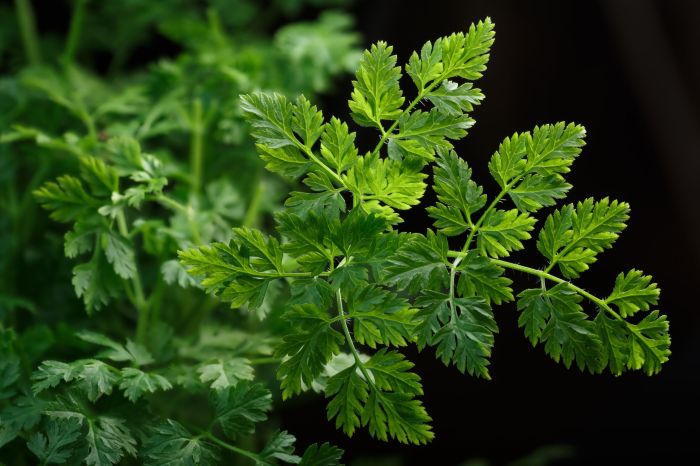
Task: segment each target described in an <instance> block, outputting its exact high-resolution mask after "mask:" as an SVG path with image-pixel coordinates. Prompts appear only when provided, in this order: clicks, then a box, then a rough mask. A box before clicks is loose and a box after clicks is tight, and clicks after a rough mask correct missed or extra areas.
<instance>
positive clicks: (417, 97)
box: [372, 76, 445, 154]
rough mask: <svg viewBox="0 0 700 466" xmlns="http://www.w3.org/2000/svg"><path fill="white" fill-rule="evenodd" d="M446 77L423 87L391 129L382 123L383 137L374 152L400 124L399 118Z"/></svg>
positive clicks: (375, 151) (373, 152)
mask: <svg viewBox="0 0 700 466" xmlns="http://www.w3.org/2000/svg"><path fill="white" fill-rule="evenodd" d="M444 79H445V78H443V77H442V76H440V77H438V78H436V79H435V80H434V81H433V82H432V83H431V84H430V85H429V86H428V87H424V88H423V89H421V91H420V92H419V93H418V95H417V96H416V98H415V99H413V100H412V101H411V103H410V104H408V107H406V108H405V109H403V111H402V112H401V115H399V117H398V118H396V120H394V122H393V123H392V124H391V126H389V129H387V130H386V131H384V128H383V127H382V126H381V124H380V125H379V126H380V128H379V129H380V131H381V133H382V137H381V138H380V139H379V142H378V143H377V145H376V146H374V150H373V151H372V154H376V153H378V152H379V150H380V149H381V147H382V146H383V145H384V143H385V142H386V140H387V139H388V138H389V136H391V134H392V133H393V132H394V130H395V129H396V127H397V126H398V125H399V120H400V119H401V117H402V116H404V115H405V114H407V113H408V112H410V111H411V110H413V107H415V106H416V105H417V104H418V102H420V101H421V100H423V99H424V98H425V96H426V95H428V93H429V92H430V91H432V90H433V89H435V86H437V85H438V84H440V83H441V82H442V81H443V80H444Z"/></svg>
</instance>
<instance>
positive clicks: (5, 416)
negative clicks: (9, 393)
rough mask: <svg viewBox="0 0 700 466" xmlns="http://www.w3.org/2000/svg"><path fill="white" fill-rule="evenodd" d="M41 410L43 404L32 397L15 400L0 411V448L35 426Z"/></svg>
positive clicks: (39, 418)
mask: <svg viewBox="0 0 700 466" xmlns="http://www.w3.org/2000/svg"><path fill="white" fill-rule="evenodd" d="M43 410H44V402H43V401H42V400H41V399H39V398H34V397H32V396H21V397H18V398H15V399H14V400H13V402H12V404H11V405H9V406H6V407H5V408H3V409H2V410H0V447H2V446H3V445H5V444H7V443H9V442H11V441H12V440H14V439H15V438H16V437H17V435H19V434H20V432H22V431H26V430H29V429H32V428H33V427H34V426H36V425H37V424H38V423H39V421H40V420H41V414H42V411H43Z"/></svg>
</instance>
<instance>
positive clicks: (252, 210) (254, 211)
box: [242, 176, 263, 227]
mask: <svg viewBox="0 0 700 466" xmlns="http://www.w3.org/2000/svg"><path fill="white" fill-rule="evenodd" d="M253 183H254V186H253V194H252V196H251V197H250V202H249V203H248V209H247V210H246V213H245V217H243V224H242V225H243V226H244V227H252V226H253V225H254V224H255V221H256V220H257V219H258V215H259V214H260V203H261V201H262V194H263V185H262V177H261V176H258V177H257V179H256V180H255V181H254V182H253Z"/></svg>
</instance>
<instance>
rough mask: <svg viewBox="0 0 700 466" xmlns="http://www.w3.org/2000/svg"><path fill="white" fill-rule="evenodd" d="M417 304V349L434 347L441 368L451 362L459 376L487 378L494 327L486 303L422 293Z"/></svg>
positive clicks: (433, 293) (474, 298)
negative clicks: (440, 362) (420, 308)
mask: <svg viewBox="0 0 700 466" xmlns="http://www.w3.org/2000/svg"><path fill="white" fill-rule="evenodd" d="M418 304H419V305H420V306H421V307H423V310H422V311H421V312H420V313H419V318H421V319H422V321H421V323H420V324H419V326H418V328H417V334H418V338H417V344H418V348H419V349H423V348H425V347H426V346H436V347H437V348H436V352H435V354H436V355H437V357H438V358H440V360H442V362H443V363H444V364H445V365H449V364H451V363H452V364H455V365H456V366H457V369H459V371H460V372H462V373H464V372H465V371H467V372H468V373H469V374H470V375H474V376H479V377H483V378H485V379H490V378H491V376H490V375H489V372H488V365H489V361H488V358H489V357H490V356H491V348H492V347H493V342H494V336H493V334H494V333H496V332H497V331H498V327H497V326H496V321H495V320H494V318H493V313H492V312H491V308H490V307H489V305H488V304H487V303H486V301H485V300H484V299H482V298H478V297H471V298H452V299H450V297H449V296H448V295H446V294H443V293H439V292H436V291H424V292H423V294H422V296H421V298H420V299H419V302H418Z"/></svg>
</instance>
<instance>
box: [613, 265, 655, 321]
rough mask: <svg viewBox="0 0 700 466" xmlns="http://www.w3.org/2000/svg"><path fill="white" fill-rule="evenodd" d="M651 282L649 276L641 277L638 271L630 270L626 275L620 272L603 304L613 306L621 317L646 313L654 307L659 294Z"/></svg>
mask: <svg viewBox="0 0 700 466" xmlns="http://www.w3.org/2000/svg"><path fill="white" fill-rule="evenodd" d="M651 280H652V277H651V276H650V275H643V274H642V272H641V271H639V270H635V269H632V270H630V271H629V272H627V274H624V273H622V272H621V273H620V274H619V275H618V276H617V278H616V279H615V288H614V289H613V291H612V293H611V294H610V296H608V298H607V299H606V300H605V302H606V303H607V304H614V305H615V306H616V307H617V308H618V309H619V310H620V315H622V317H628V316H632V315H634V314H636V313H637V311H648V310H649V309H650V308H651V307H652V306H656V303H657V302H658V301H659V295H660V294H661V290H660V289H659V288H658V287H657V285H656V283H652V282H651Z"/></svg>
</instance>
